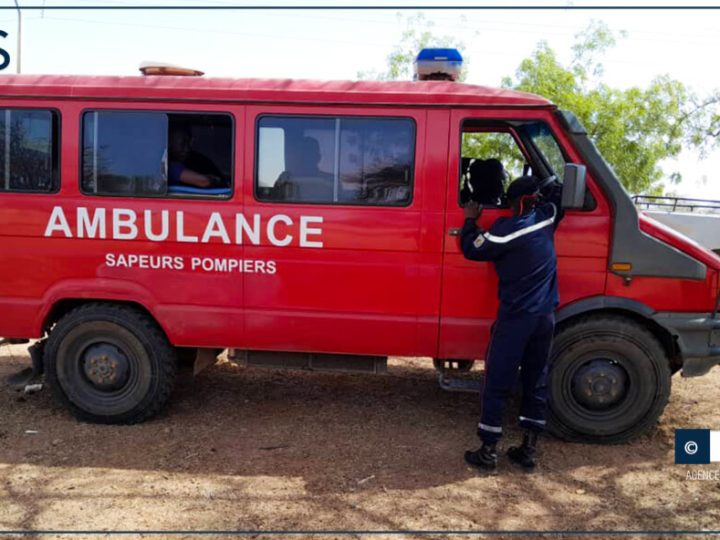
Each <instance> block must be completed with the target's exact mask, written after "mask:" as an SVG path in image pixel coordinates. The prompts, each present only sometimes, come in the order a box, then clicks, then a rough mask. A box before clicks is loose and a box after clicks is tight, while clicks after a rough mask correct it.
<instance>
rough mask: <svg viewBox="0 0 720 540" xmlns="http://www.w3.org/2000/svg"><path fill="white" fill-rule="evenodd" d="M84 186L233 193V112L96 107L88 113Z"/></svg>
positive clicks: (125, 192)
mask: <svg viewBox="0 0 720 540" xmlns="http://www.w3.org/2000/svg"><path fill="white" fill-rule="evenodd" d="M82 138H83V145H82V146H83V149H82V186H81V187H82V191H83V193H86V194H90V195H116V196H134V197H211V198H227V197H230V195H231V194H232V186H233V179H232V168H233V159H232V157H233V152H232V150H233V125H232V118H231V117H230V116H229V115H227V114H215V113H212V114H205V113H199V114H194V113H165V112H155V111H91V112H86V113H84V115H83V134H82Z"/></svg>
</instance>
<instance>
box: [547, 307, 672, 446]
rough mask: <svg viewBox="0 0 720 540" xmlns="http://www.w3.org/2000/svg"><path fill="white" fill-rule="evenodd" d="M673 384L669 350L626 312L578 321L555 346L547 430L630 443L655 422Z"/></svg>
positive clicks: (569, 437)
mask: <svg viewBox="0 0 720 540" xmlns="http://www.w3.org/2000/svg"><path fill="white" fill-rule="evenodd" d="M670 384H671V373H670V361H669V359H668V357H667V354H666V352H665V350H664V349H663V347H662V346H661V344H660V343H659V342H658V340H657V339H656V338H655V337H654V336H653V335H652V334H651V333H650V331H648V330H647V329H646V328H644V327H643V326H642V325H641V324H639V323H637V322H635V321H633V320H632V319H629V318H625V317H621V316H608V315H604V316H588V317H584V318H581V319H578V320H577V321H574V322H571V323H570V324H568V325H567V326H564V327H563V328H561V329H560V330H559V332H558V333H557V335H556V337H555V342H554V344H553V348H552V352H551V355H550V372H549V377H548V386H549V388H548V409H549V410H548V412H549V415H548V420H549V422H548V428H549V430H550V431H551V432H552V433H553V434H555V435H557V436H559V437H560V438H563V439H566V440H571V441H578V442H592V443H606V444H612V443H620V442H625V441H628V440H630V439H632V438H634V437H637V436H638V435H640V434H642V433H644V432H646V431H647V430H649V429H650V428H652V427H653V426H654V425H655V423H656V422H657V419H658V418H659V417H660V415H661V414H662V412H663V410H664V409H665V405H666V404H667V402H668V398H669V397H670Z"/></svg>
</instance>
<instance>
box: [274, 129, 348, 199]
mask: <svg viewBox="0 0 720 540" xmlns="http://www.w3.org/2000/svg"><path fill="white" fill-rule="evenodd" d="M288 151H289V154H288V168H287V170H285V171H283V172H282V173H280V176H278V179H277V180H276V181H275V185H274V186H273V193H274V198H275V199H277V200H282V201H287V200H291V201H307V202H330V201H332V200H333V195H334V182H333V175H332V174H330V173H327V172H324V171H321V170H320V167H319V165H320V161H321V159H322V154H321V153H320V144H319V143H318V141H317V139H315V138H313V137H307V136H306V137H303V138H302V139H300V140H299V141H297V143H295V144H292V145H291V146H290V147H289V148H288Z"/></svg>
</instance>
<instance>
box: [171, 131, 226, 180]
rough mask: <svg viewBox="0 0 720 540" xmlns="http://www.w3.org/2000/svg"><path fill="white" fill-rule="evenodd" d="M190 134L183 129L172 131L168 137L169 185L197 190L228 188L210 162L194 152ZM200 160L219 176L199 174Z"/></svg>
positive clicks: (205, 173)
mask: <svg viewBox="0 0 720 540" xmlns="http://www.w3.org/2000/svg"><path fill="white" fill-rule="evenodd" d="M191 147H192V137H191V135H190V132H188V131H186V130H183V129H176V130H172V131H170V135H169V137H168V158H169V159H168V185H169V186H189V187H195V188H215V187H226V186H225V185H224V183H223V181H222V179H221V178H220V172H219V171H217V168H216V167H215V165H214V164H212V162H210V160H208V159H207V158H205V157H204V156H200V155H199V154H197V153H195V152H193V151H192V150H191ZM199 160H205V161H207V162H209V163H210V164H209V165H207V167H211V168H212V169H214V171H213V172H217V174H212V173H207V172H199V171H198V170H197V169H198V168H199V167H198V162H199Z"/></svg>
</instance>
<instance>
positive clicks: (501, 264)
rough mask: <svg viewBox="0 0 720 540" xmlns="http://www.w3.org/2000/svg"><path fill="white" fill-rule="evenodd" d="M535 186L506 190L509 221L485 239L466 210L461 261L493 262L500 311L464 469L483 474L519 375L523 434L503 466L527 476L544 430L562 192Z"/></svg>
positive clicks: (474, 214) (473, 212)
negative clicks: (476, 442) (476, 445)
mask: <svg viewBox="0 0 720 540" xmlns="http://www.w3.org/2000/svg"><path fill="white" fill-rule="evenodd" d="M539 184H540V182H539V180H538V178H537V177H535V176H523V177H521V178H518V179H517V180H515V181H514V182H512V183H511V184H510V186H509V187H508V190H507V200H508V203H509V205H510V208H511V209H512V217H509V218H499V219H498V220H497V221H495V223H493V225H492V226H491V227H490V230H489V231H484V230H482V229H481V228H479V227H478V226H477V225H476V221H477V219H478V217H479V216H480V214H481V211H482V207H481V206H479V205H478V204H477V203H476V202H472V201H471V202H469V203H468V204H467V205H465V207H464V212H465V224H464V226H463V229H462V233H461V242H462V250H463V254H464V255H465V257H466V258H467V259H471V260H475V261H493V263H494V266H495V271H496V272H497V275H498V279H499V284H498V297H499V300H500V306H499V309H498V314H497V320H496V321H495V324H494V325H493V330H492V337H491V340H490V346H489V348H488V354H487V358H486V362H485V368H486V369H485V385H484V390H483V394H482V413H481V418H480V423H479V424H478V436H479V437H480V439H481V441H482V446H481V448H480V449H479V450H476V451H467V452H465V461H466V462H467V463H469V464H470V465H473V466H475V467H478V468H481V469H494V468H495V467H496V466H497V451H496V445H497V443H498V441H499V440H500V437H501V436H502V416H503V410H504V409H505V404H506V402H507V400H508V398H509V396H510V393H511V391H512V389H513V387H514V385H515V383H516V381H517V376H518V369H520V378H521V382H522V404H521V407H520V416H519V421H520V426H522V427H523V428H524V430H525V431H524V435H523V441H522V444H521V445H520V446H515V447H512V448H510V449H509V450H508V456H509V458H510V459H511V460H512V461H513V462H515V463H517V464H519V465H521V466H523V467H525V468H526V469H532V468H533V467H534V466H535V459H534V458H535V448H536V443H537V436H538V434H539V433H540V432H542V431H543V429H544V427H545V401H546V377H547V361H548V356H549V354H550V346H551V344H552V338H553V331H554V327H555V316H554V311H555V308H556V306H557V305H558V290H557V260H556V255H555V246H554V242H553V235H554V232H555V229H556V228H557V226H558V223H559V222H560V220H561V219H562V217H563V213H562V208H561V206H560V194H561V191H562V188H561V185H559V184H558V183H557V182H555V183H553V184H552V185H551V186H550V187H549V188H547V189H544V190H543V191H544V192H545V195H546V196H545V197H543V196H542V195H541V194H540V190H539V188H538V186H539Z"/></svg>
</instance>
